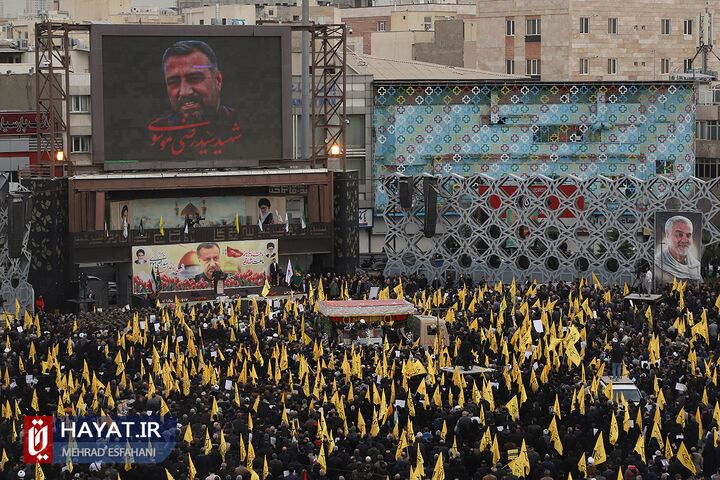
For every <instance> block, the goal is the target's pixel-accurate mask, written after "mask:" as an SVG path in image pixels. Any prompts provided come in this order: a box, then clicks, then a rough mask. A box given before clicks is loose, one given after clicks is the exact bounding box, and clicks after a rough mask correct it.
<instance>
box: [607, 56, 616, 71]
mask: <svg viewBox="0 0 720 480" xmlns="http://www.w3.org/2000/svg"><path fill="white" fill-rule="evenodd" d="M616 73H617V58H608V75H615V74H616Z"/></svg>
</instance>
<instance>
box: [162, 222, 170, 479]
mask: <svg viewBox="0 0 720 480" xmlns="http://www.w3.org/2000/svg"><path fill="white" fill-rule="evenodd" d="M160 235H165V229H164V228H163V218H162V215H160ZM165 471H167V469H166V470H165ZM168 476H170V474H169V473H168ZM170 478H172V477H170Z"/></svg>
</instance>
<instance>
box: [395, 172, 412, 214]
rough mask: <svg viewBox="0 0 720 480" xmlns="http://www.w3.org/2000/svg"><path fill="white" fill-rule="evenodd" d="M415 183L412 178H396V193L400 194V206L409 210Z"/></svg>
mask: <svg viewBox="0 0 720 480" xmlns="http://www.w3.org/2000/svg"><path fill="white" fill-rule="evenodd" d="M414 184H415V182H414V181H413V177H400V178H398V191H399V193H400V206H401V207H402V208H403V209H405V210H409V209H411V208H412V192H413V186H414Z"/></svg>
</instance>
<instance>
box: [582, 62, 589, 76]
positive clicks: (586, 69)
mask: <svg viewBox="0 0 720 480" xmlns="http://www.w3.org/2000/svg"><path fill="white" fill-rule="evenodd" d="M580 75H590V59H589V58H581V59H580Z"/></svg>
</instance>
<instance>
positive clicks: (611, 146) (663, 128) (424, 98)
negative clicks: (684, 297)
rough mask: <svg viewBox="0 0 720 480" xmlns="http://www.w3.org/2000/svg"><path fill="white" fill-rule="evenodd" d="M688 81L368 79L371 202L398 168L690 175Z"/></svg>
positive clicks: (380, 198)
mask: <svg viewBox="0 0 720 480" xmlns="http://www.w3.org/2000/svg"><path fill="white" fill-rule="evenodd" d="M694 91H695V89H694V86H693V85H692V84H690V83H652V84H650V83H639V84H633V83H619V84H601V83H590V84H542V83H537V84H529V83H528V84H511V85H502V84H497V85H487V84H478V85H458V86H453V85H437V86H428V85H419V86H408V85H376V87H375V102H374V119H373V122H374V129H375V149H374V169H375V177H376V178H378V180H379V181H378V182H377V189H376V197H375V205H376V210H377V211H382V210H383V209H384V208H385V205H386V203H387V196H386V194H385V193H384V192H383V191H382V189H381V188H380V185H381V184H382V181H383V180H384V179H385V178H386V177H387V176H389V175H392V174H394V173H399V174H404V175H420V174H422V173H432V174H435V175H447V174H451V173H454V174H458V175H462V176H469V175H474V174H481V173H482V174H486V175H489V176H491V177H494V178H498V177H500V176H502V175H507V174H514V175H517V176H519V177H523V178H524V177H529V176H533V175H544V176H547V177H550V178H556V177H560V176H563V175H567V174H570V175H574V176H577V177H579V178H581V179H584V178H590V177H594V176H597V175H603V176H606V177H609V178H615V177H618V176H621V175H632V176H635V177H637V178H638V179H641V180H647V179H651V178H653V177H654V176H655V175H662V176H665V177H667V178H669V179H671V180H680V179H684V178H687V177H689V176H691V175H693V174H694V168H695V153H694V140H695V133H694V131H695V104H694Z"/></svg>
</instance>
